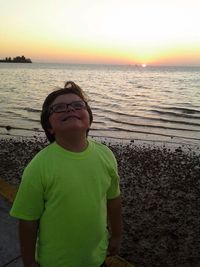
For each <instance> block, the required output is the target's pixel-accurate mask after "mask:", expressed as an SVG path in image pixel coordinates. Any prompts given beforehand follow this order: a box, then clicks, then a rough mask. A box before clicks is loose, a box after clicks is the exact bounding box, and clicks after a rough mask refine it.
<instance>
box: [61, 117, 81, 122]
mask: <svg viewBox="0 0 200 267" xmlns="http://www.w3.org/2000/svg"><path fill="white" fill-rule="evenodd" d="M71 118H73V119H74V118H75V119H78V120H80V118H79V117H77V116H68V117H65V118H64V119H62V121H67V120H68V119H71Z"/></svg>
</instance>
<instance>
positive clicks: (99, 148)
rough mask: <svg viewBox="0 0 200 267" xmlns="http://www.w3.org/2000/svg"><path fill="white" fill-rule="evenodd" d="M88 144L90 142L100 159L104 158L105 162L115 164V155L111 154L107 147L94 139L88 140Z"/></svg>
mask: <svg viewBox="0 0 200 267" xmlns="http://www.w3.org/2000/svg"><path fill="white" fill-rule="evenodd" d="M89 142H91V144H92V146H93V148H94V150H95V151H96V153H98V154H99V155H100V156H101V157H103V158H105V159H106V160H109V161H114V162H116V159H115V155H114V154H113V152H112V150H111V149H110V148H109V147H108V146H107V145H105V144H103V143H101V142H98V141H96V140H94V139H90V140H89Z"/></svg>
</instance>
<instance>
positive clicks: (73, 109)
mask: <svg viewBox="0 0 200 267" xmlns="http://www.w3.org/2000/svg"><path fill="white" fill-rule="evenodd" d="M66 108H67V109H66V111H67V112H69V111H75V108H74V107H73V106H72V105H71V104H68V105H67V107H66Z"/></svg>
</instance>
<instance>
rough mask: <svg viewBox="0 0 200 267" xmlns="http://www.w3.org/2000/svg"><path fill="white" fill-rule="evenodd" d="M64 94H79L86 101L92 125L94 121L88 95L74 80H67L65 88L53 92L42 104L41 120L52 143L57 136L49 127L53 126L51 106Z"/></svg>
mask: <svg viewBox="0 0 200 267" xmlns="http://www.w3.org/2000/svg"><path fill="white" fill-rule="evenodd" d="M64 94H75V95H78V96H79V97H80V98H81V99H82V100H83V101H84V102H85V103H86V109H87V111H88V113H89V119H90V125H91V124H92V121H93V114H92V110H91V108H90V106H89V105H88V103H87V97H86V95H85V93H84V92H83V90H82V89H81V88H80V87H79V86H78V85H77V84H75V83H74V82H72V81H67V82H66V83H65V85H64V88H59V89H58V90H56V91H53V92H51V93H50V94H49V95H48V96H47V97H46V99H45V100H44V103H43V105H42V112H41V117H40V122H41V125H42V128H43V129H44V131H45V134H46V136H47V139H48V140H49V141H50V143H52V142H54V141H55V136H54V135H53V134H51V133H50V132H49V129H50V128H51V125H50V123H49V115H50V114H49V108H50V106H51V104H52V103H53V101H54V100H55V99H56V98H57V97H58V96H59V95H64ZM88 132H89V129H87V135H88Z"/></svg>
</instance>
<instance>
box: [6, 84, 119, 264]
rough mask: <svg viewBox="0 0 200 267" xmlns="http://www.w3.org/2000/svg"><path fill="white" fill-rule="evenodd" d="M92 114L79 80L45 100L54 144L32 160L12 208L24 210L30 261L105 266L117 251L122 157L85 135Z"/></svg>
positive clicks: (23, 235) (23, 239)
mask: <svg viewBox="0 0 200 267" xmlns="http://www.w3.org/2000/svg"><path fill="white" fill-rule="evenodd" d="M92 120H93V116H92V111H91V109H90V107H89V105H88V103H87V101H86V97H85V96H84V93H83V91H82V90H81V88H80V87H79V86H78V85H76V84H75V83H74V82H66V84H65V87H64V88H62V89H59V90H57V91H54V92H52V93H50V94H49V95H48V96H47V98H46V99H45V101H44V104H43V107H42V113H41V124H42V127H43V129H44V131H45V133H46V136H47V138H48V140H49V141H50V143H51V144H50V145H48V146H47V147H46V148H44V149H43V150H41V151H40V152H39V153H38V154H37V155H36V156H35V157H34V158H33V160H32V161H31V162H30V163H29V164H28V166H27V167H26V169H25V171H24V173H23V177H22V182H21V184H20V187H19V191H18V193H17V196H16V199H15V201H14V204H13V207H12V209H11V212H10V213H11V215H12V216H15V217H17V218H19V235H20V245H21V253H22V259H23V262H24V266H25V267H36V266H37V267H38V266H40V267H99V266H105V263H104V260H105V257H106V254H107V253H110V254H111V255H115V254H116V253H117V252H118V249H119V245H120V238H121V202H120V189H119V181H118V174H117V164H116V160H115V158H114V155H113V154H112V152H111V151H110V150H109V149H108V148H107V147H106V146H104V145H102V144H100V143H97V142H96V141H94V140H92V139H88V138H87V135H88V132H89V128H90V126H91V123H92ZM107 217H108V218H107ZM107 219H108V222H109V227H110V238H109V240H108V232H107ZM107 250H108V251H107Z"/></svg>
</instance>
